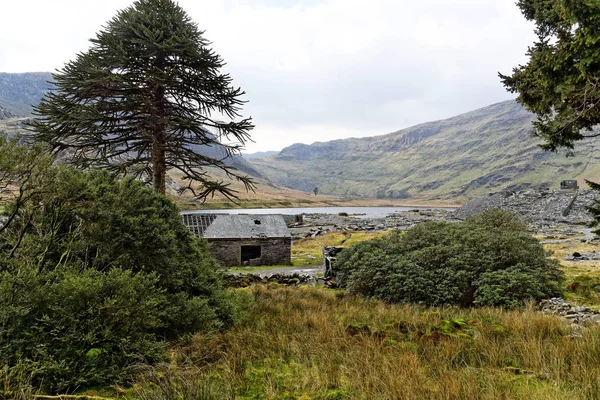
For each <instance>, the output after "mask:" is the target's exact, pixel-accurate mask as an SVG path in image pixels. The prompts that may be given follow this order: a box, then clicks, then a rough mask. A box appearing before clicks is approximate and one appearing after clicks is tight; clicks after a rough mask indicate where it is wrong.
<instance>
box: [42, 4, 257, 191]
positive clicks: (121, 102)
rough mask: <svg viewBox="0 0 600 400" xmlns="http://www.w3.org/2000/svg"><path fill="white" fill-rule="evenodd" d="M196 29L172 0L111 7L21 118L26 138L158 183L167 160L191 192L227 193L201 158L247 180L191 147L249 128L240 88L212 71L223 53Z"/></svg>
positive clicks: (233, 143)
mask: <svg viewBox="0 0 600 400" xmlns="http://www.w3.org/2000/svg"><path fill="white" fill-rule="evenodd" d="M202 35H203V32H202V31H200V30H198V27H197V25H196V24H195V23H194V22H192V20H191V19H190V17H189V16H188V15H187V14H186V12H185V11H184V10H183V9H182V8H181V7H179V6H178V5H177V4H176V3H175V2H174V1H172V0H138V1H136V2H135V3H134V4H133V5H132V6H131V7H129V8H127V9H125V10H122V11H120V12H119V13H118V14H117V15H116V16H115V17H114V18H113V19H111V20H110V21H109V22H108V23H107V25H106V27H105V28H104V29H103V30H101V31H100V32H99V33H98V34H97V35H96V37H95V38H93V39H91V40H90V41H91V43H92V46H91V48H90V49H89V50H87V51H86V52H83V53H80V54H78V55H77V57H76V58H75V60H74V61H70V62H69V63H67V64H66V65H65V67H64V68H63V69H61V70H58V71H57V72H56V73H55V74H54V75H53V77H54V82H53V83H54V85H55V88H54V89H53V90H51V91H50V92H49V93H48V94H47V95H46V96H45V97H44V98H43V99H42V101H41V103H40V105H39V106H38V107H37V108H36V116H37V118H36V119H35V120H34V122H33V123H32V124H31V127H32V129H33V130H34V132H35V137H36V139H37V140H39V141H43V142H47V143H49V144H50V145H51V146H52V148H53V149H54V151H55V152H62V153H63V154H66V156H67V157H68V158H69V160H70V161H71V162H72V163H74V164H75V165H78V166H80V167H85V168H88V167H90V168H105V169H109V170H111V171H117V172H119V173H123V174H135V175H138V176H146V177H147V178H149V179H151V180H152V183H153V186H154V189H155V190H156V191H157V192H161V193H165V188H166V187H165V178H166V172H167V170H169V169H176V170H179V171H180V172H181V173H182V174H183V177H184V179H185V180H186V181H187V182H188V186H187V188H189V189H192V191H193V192H194V193H195V194H196V195H198V196H200V197H205V196H207V195H209V194H212V193H215V192H221V193H223V194H225V195H226V196H235V192H234V191H233V190H231V189H230V188H229V185H228V184H225V183H223V182H222V181H217V180H215V179H214V178H212V177H211V176H210V174H209V172H207V171H206V167H216V168H219V169H221V170H223V171H225V172H226V173H227V176H229V177H230V178H234V179H237V180H239V181H241V182H242V183H244V185H245V186H246V189H248V188H251V187H252V185H253V183H252V180H251V179H250V178H248V177H247V176H245V175H241V174H239V173H238V172H237V171H236V170H235V169H234V168H232V167H230V166H228V165H226V164H225V163H224V160H221V159H214V158H210V157H207V156H205V155H202V154H201V153H200V152H198V145H200V146H223V147H224V148H225V149H226V151H227V154H228V155H232V154H234V153H236V152H238V151H239V150H240V148H241V147H242V146H243V144H244V143H245V142H246V141H247V140H249V139H250V136H249V131H250V130H251V129H252V128H253V125H252V121H251V119H250V118H243V117H242V116H241V115H240V111H241V107H242V104H243V103H244V102H243V101H242V100H241V99H240V97H241V96H242V95H243V94H244V92H243V91H242V90H241V89H240V88H235V87H233V86H232V79H231V77H230V76H229V75H228V74H223V73H221V72H220V68H221V67H223V65H224V61H223V59H222V58H221V57H220V56H219V55H218V54H216V53H215V52H214V51H213V50H212V49H211V48H209V47H208V46H209V45H210V42H208V41H207V40H206V39H204V38H203V36H202ZM211 132H214V134H213V133H211ZM222 138H225V139H227V141H228V142H229V143H227V144H221V143H220V140H221V139H222ZM193 182H199V183H200V187H201V190H200V191H196V190H194V188H193V187H192V183H193Z"/></svg>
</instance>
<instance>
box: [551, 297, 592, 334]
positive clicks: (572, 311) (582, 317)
mask: <svg viewBox="0 0 600 400" xmlns="http://www.w3.org/2000/svg"><path fill="white" fill-rule="evenodd" d="M540 309H541V310H542V312H544V313H548V314H552V315H558V316H561V317H563V318H565V319H567V320H568V321H569V322H571V326H573V327H574V328H578V329H579V328H582V327H583V326H584V325H586V324H589V323H600V311H596V310H593V309H591V308H589V307H585V306H572V305H570V304H569V303H567V302H565V300H563V299H561V298H558V297H554V298H551V299H550V300H544V301H542V302H541V303H540Z"/></svg>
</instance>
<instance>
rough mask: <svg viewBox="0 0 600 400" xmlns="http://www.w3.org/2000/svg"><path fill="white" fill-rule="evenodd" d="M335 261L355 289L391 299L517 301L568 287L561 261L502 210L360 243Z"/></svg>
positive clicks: (341, 280) (339, 276)
mask: <svg viewBox="0 0 600 400" xmlns="http://www.w3.org/2000/svg"><path fill="white" fill-rule="evenodd" d="M336 269H337V274H336V278H337V281H338V283H339V284H341V285H342V286H345V287H346V288H347V290H348V291H349V292H350V293H356V294H360V295H364V296H369V297H375V298H378V299H381V300H385V301H390V302H409V303H417V304H425V305H435V306H439V305H448V304H451V305H459V306H463V307H469V306H473V305H492V306H503V307H507V308H513V307H516V306H519V305H523V304H524V303H525V302H526V301H527V300H529V299H535V300H539V299H542V298H547V297H551V296H557V295H560V294H561V290H560V288H561V281H562V275H561V272H560V270H559V269H558V266H557V263H556V262H554V261H552V260H550V259H548V258H547V255H546V252H545V250H544V248H543V247H542V246H541V245H540V244H539V242H538V241H537V240H536V239H534V238H533V237H531V235H530V234H529V233H528V232H527V229H526V227H525V226H524V225H523V224H522V223H521V222H520V221H518V220H517V219H516V218H515V217H514V216H512V215H511V214H509V213H507V212H504V211H501V210H490V211H487V212H485V213H483V214H480V215H478V216H476V217H473V218H469V219H467V220H466V221H464V222H459V223H445V222H442V223H425V224H421V225H418V226H415V227H413V228H412V229H409V230H408V231H406V232H405V233H399V232H396V233H394V234H392V235H391V236H390V237H388V238H383V239H378V240H373V241H368V242H362V243H359V244H357V245H355V246H353V247H351V248H349V249H346V250H344V251H343V252H342V253H341V254H340V255H339V257H338V262H337V264H336Z"/></svg>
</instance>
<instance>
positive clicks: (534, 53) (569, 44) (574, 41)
mask: <svg viewBox="0 0 600 400" xmlns="http://www.w3.org/2000/svg"><path fill="white" fill-rule="evenodd" d="M517 6H518V7H519V8H520V9H521V12H522V13H523V15H524V16H525V18H526V19H527V20H529V21H533V22H534V23H535V25H536V29H535V33H536V35H537V36H538V40H537V41H536V42H535V43H534V44H533V46H531V47H530V48H529V51H528V53H527V55H528V56H529V62H528V63H527V64H526V65H519V66H518V67H516V68H514V69H513V71H512V75H502V74H500V78H501V79H502V81H503V83H504V85H505V86H506V88H507V89H508V90H509V91H510V92H513V93H518V94H519V97H518V99H517V100H518V101H519V102H520V103H521V104H523V105H524V106H525V107H526V108H527V109H528V110H529V111H531V112H533V113H535V114H537V116H538V119H537V121H535V122H534V130H533V133H534V134H535V135H536V136H539V137H540V138H542V139H544V140H545V143H544V144H543V145H542V146H541V147H542V148H543V149H545V150H552V151H556V150H557V149H558V148H559V147H566V148H569V149H572V148H573V147H574V142H576V141H579V140H582V139H585V138H588V137H597V136H599V135H600V133H598V131H597V130H594V129H593V128H594V127H595V126H596V125H598V124H599V123H600V73H599V71H600V2H599V1H598V0H576V1H575V0H552V1H549V0H519V1H517Z"/></svg>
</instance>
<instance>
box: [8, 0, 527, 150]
mask: <svg viewBox="0 0 600 400" xmlns="http://www.w3.org/2000/svg"><path fill="white" fill-rule="evenodd" d="M130 4H131V3H130V2H129V1H125V0H103V1H102V2H99V1H76V0H54V1H52V2H49V1H43V0H21V1H20V2H10V4H7V5H3V14H4V15H10V16H12V18H9V19H7V20H6V21H4V20H3V21H2V24H0V49H2V50H1V52H0V71H7V72H24V71H39V70H53V69H55V68H59V67H61V66H62V65H63V63H64V62H66V61H68V60H69V59H72V58H73V57H74V56H75V54H76V53H77V52H78V51H83V50H85V49H86V48H87V46H88V42H87V40H88V39H89V38H90V37H92V36H93V35H94V34H95V32H97V31H98V30H99V29H100V27H101V26H102V25H103V24H104V23H105V22H106V21H107V20H108V19H110V18H111V17H112V16H113V15H114V14H115V13H116V10H118V9H122V8H124V7H127V6H128V5H130ZM179 4H180V5H181V6H182V7H183V8H184V9H185V10H186V11H187V12H188V13H189V14H190V16H191V17H192V19H193V20H194V21H196V22H197V23H198V25H199V26H200V28H201V29H205V30H206V34H205V36H206V37H207V38H208V39H209V40H211V41H212V42H213V47H214V49H215V50H216V51H217V52H218V53H219V54H221V55H222V56H223V58H224V59H225V60H226V61H227V62H228V65H227V66H226V70H227V72H230V73H231V75H232V77H233V79H234V83H235V84H236V85H239V86H241V87H242V88H243V89H244V90H246V92H247V95H246V98H247V99H248V100H249V103H248V104H247V105H246V107H245V114H248V115H252V116H253V117H254V119H255V124H256V125H257V128H256V130H255V131H254V133H253V138H254V140H255V141H256V143H249V144H248V146H247V147H248V149H249V150H250V151H254V150H270V149H279V148H281V147H282V146H285V145H289V144H292V143H295V142H304V143H310V142H311V141H315V140H321V141H323V140H328V139H335V138H340V137H344V135H353V136H369V135H374V134H384V133H387V132H391V131H394V130H398V129H400V128H404V127H406V126H409V125H412V124H416V123H420V122H425V121H428V120H432V119H437V118H444V117H449V116H452V115H454V114H456V113H459V112H463V111H468V110H470V109H473V108H477V107H482V106H485V105H488V104H491V103H494V102H497V101H501V100H505V99H508V98H511V95H509V94H507V93H506V92H505V91H504V89H503V88H502V85H501V84H500V82H499V79H498V77H497V71H503V72H509V71H510V69H511V68H512V67H513V66H515V65H517V64H518V63H523V62H524V61H525V57H524V53H525V51H526V49H527V46H528V45H529V44H531V43H532V42H533V39H534V36H533V33H532V31H533V29H532V26H531V25H530V24H529V23H527V22H526V21H525V20H524V18H523V17H522V16H521V15H520V13H519V10H518V9H517V7H516V6H515V5H514V4H512V2H507V1H506V0H483V1H482V0H454V1H452V2H449V1H447V0H421V1H418V2H416V1H408V0H370V1H367V0H322V1H319V0H254V1H251V0H210V1H209V0H205V1H198V0H180V1H179ZM3 19H4V18H3Z"/></svg>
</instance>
